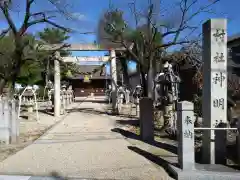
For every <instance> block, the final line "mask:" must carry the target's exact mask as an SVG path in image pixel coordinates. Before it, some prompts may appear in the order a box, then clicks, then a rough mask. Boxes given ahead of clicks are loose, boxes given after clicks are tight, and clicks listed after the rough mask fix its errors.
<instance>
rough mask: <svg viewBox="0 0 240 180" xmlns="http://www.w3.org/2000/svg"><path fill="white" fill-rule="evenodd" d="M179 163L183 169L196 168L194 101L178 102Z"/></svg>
mask: <svg viewBox="0 0 240 180" xmlns="http://www.w3.org/2000/svg"><path fill="white" fill-rule="evenodd" d="M177 110H178V111H177V119H178V121H177V123H178V131H177V133H178V135H177V137H178V163H179V165H180V168H181V169H182V170H188V171H191V170H194V168H195V156H194V154H195V148H194V113H193V103H191V102H188V101H182V102H179V103H178V104H177Z"/></svg>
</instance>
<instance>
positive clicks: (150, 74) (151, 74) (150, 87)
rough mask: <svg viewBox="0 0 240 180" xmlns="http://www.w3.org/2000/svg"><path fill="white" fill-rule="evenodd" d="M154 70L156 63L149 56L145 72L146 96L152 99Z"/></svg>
mask: <svg viewBox="0 0 240 180" xmlns="http://www.w3.org/2000/svg"><path fill="white" fill-rule="evenodd" d="M155 72H156V63H155V60H154V59H153V57H152V56H150V57H149V68H148V72H147V86H148V97H149V98H151V99H152V100H154V93H153V90H154V76H155Z"/></svg>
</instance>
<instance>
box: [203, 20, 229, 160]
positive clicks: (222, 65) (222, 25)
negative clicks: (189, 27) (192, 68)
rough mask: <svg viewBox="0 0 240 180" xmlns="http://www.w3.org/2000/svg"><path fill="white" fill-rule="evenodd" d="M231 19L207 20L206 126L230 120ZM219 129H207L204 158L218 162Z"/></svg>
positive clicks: (205, 40) (205, 71)
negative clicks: (215, 152) (228, 86)
mask: <svg viewBox="0 0 240 180" xmlns="http://www.w3.org/2000/svg"><path fill="white" fill-rule="evenodd" d="M226 26H227V20H226V19H211V20H208V21H207V22H205V23H204V24H203V62H204V64H203V103H202V110H203V126H204V127H208V128H213V127H216V125H218V124H219V123H221V122H222V123H226V122H227V44H226V43H227V30H226ZM214 138H215V133H214V131H213V130H205V131H203V151H202V158H203V159H202V160H203V163H205V164H210V163H211V164H214V163H215V154H214V151H215V144H214Z"/></svg>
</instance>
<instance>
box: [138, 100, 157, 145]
mask: <svg viewBox="0 0 240 180" xmlns="http://www.w3.org/2000/svg"><path fill="white" fill-rule="evenodd" d="M140 136H141V138H142V140H143V141H153V140H154V117H153V100H152V99H150V98H147V97H143V98H141V99H140Z"/></svg>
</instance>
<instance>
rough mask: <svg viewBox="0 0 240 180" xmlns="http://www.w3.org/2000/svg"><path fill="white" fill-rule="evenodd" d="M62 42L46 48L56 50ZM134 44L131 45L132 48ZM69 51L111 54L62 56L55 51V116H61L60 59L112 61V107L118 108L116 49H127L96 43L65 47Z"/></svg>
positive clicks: (68, 60) (64, 60) (66, 60)
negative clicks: (101, 46) (110, 47)
mask: <svg viewBox="0 0 240 180" xmlns="http://www.w3.org/2000/svg"><path fill="white" fill-rule="evenodd" d="M61 46H62V45H61V44H56V45H47V46H45V48H44V49H47V50H51V49H53V50H55V49H58V48H60V47H61ZM132 47H133V44H132V45H131V46H130V47H129V48H132ZM63 49H64V50H67V51H109V52H110V56H102V57H61V56H60V53H59V52H56V53H55V59H54V116H55V117H59V116H60V107H61V102H60V89H61V82H60V81H61V78H60V64H59V60H61V61H63V62H83V61H85V62H86V61H91V62H92V61H95V62H99V61H100V62H106V61H109V60H110V61H111V66H110V72H111V77H112V108H113V110H115V109H116V99H117V97H116V96H117V92H116V90H117V89H116V83H117V68H116V51H125V50H126V49H125V48H115V49H101V48H99V46H97V45H95V44H71V45H70V46H68V47H66V48H63Z"/></svg>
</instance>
